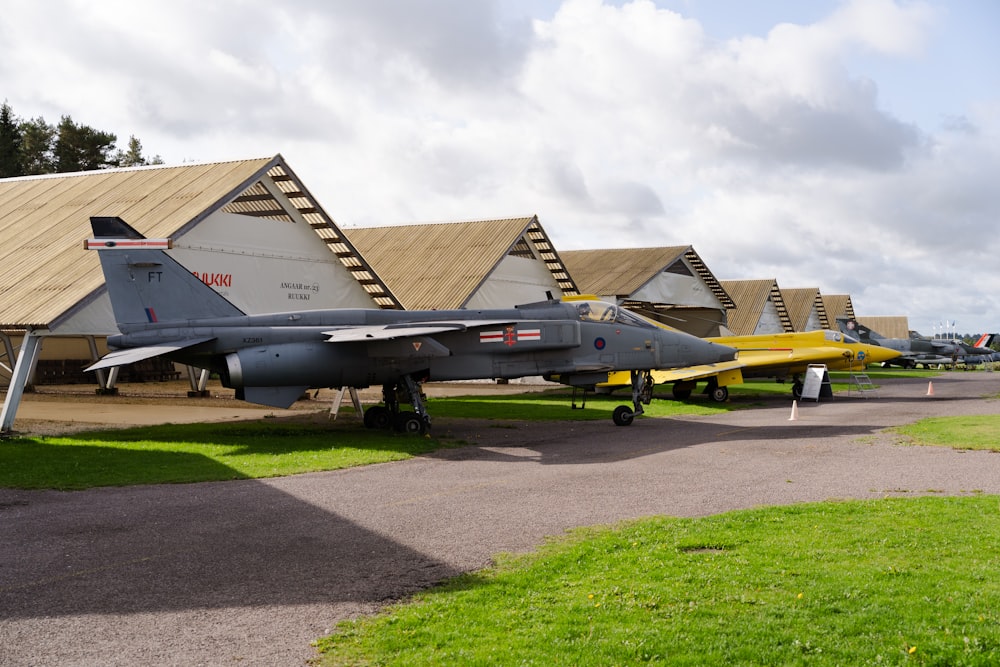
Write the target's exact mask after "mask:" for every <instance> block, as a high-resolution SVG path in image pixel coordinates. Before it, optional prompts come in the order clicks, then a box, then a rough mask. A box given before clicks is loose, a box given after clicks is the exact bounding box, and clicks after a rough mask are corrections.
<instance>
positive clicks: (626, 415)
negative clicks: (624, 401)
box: [611, 405, 635, 426]
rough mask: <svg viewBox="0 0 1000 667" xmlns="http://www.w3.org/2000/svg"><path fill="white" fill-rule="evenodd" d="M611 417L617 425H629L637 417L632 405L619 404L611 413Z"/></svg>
mask: <svg viewBox="0 0 1000 667" xmlns="http://www.w3.org/2000/svg"><path fill="white" fill-rule="evenodd" d="M611 419H612V420H613V421H614V422H615V425H616V426H629V425H630V424H631V423H632V420H633V419H635V413H634V412H632V406H631V405H619V406H618V407H617V408H615V411H614V412H612V413H611Z"/></svg>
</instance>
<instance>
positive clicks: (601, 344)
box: [594, 338, 608, 350]
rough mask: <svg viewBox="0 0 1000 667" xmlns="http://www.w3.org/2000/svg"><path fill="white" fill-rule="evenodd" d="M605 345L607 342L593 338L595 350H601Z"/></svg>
mask: <svg viewBox="0 0 1000 667" xmlns="http://www.w3.org/2000/svg"><path fill="white" fill-rule="evenodd" d="M607 344H608V343H607V341H605V340H604V339H603V338H595V339H594V348H595V349H598V350H603V349H604V346H605V345H607Z"/></svg>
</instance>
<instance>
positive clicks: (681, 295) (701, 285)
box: [629, 262, 726, 313]
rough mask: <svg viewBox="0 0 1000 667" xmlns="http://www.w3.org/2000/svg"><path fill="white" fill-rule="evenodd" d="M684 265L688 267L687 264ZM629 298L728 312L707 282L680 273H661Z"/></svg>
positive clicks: (697, 277)
mask: <svg viewBox="0 0 1000 667" xmlns="http://www.w3.org/2000/svg"><path fill="white" fill-rule="evenodd" d="M684 264H685V266H688V265H687V262H685V263H684ZM688 270H689V271H690V270H691V267H690V266H688ZM692 273H693V272H692ZM629 298H630V299H634V300H636V301H648V302H650V303H670V304H681V305H684V306H700V307H703V308H712V309H716V310H719V311H721V312H723V313H724V312H725V311H726V308H725V306H723V305H722V302H721V301H719V299H718V298H717V297H716V296H715V294H713V293H712V290H711V289H709V287H708V285H706V284H705V281H704V280H703V279H702V278H701V277H699V276H696V275H689V276H684V275H680V274H678V273H668V272H665V271H661V272H660V273H659V274H658V275H657V276H656V278H655V279H653V280H651V281H649V282H648V283H646V284H645V285H643V286H642V287H641V288H639V289H638V290H637V291H636V292H634V293H633V294H631V295H629Z"/></svg>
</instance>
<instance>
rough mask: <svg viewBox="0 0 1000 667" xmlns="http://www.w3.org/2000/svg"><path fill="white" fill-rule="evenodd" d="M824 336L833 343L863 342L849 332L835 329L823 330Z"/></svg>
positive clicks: (855, 343)
mask: <svg viewBox="0 0 1000 667" xmlns="http://www.w3.org/2000/svg"><path fill="white" fill-rule="evenodd" d="M823 338H825V339H826V340H828V341H830V342H832V343H847V344H849V345H858V344H860V343H861V341H859V340H858V339H857V338H855V337H853V336H848V335H847V334H844V333H841V332H839V331H833V330H831V329H824V330H823Z"/></svg>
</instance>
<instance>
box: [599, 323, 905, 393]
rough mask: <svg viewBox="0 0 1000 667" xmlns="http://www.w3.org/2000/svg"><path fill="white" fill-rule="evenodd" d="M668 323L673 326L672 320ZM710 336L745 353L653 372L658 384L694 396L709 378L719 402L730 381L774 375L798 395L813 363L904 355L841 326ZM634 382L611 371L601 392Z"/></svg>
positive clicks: (860, 363)
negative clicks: (865, 340)
mask: <svg viewBox="0 0 1000 667" xmlns="http://www.w3.org/2000/svg"><path fill="white" fill-rule="evenodd" d="M661 326H664V328H670V327H667V326H666V325H661ZM705 340H708V341H711V342H713V343H719V344H720V345H726V346H729V347H734V348H736V349H737V350H739V356H738V357H737V358H736V360H734V361H729V362H722V363H717V364H707V365H702V366H691V367H689V368H677V369H672V370H663V371H657V370H654V371H653V372H652V376H653V382H655V383H656V384H664V383H673V395H674V398H676V399H680V400H683V399H685V398H688V397H690V396H691V393H692V391H693V390H694V389H695V387H696V386H697V384H698V382H699V381H702V380H707V381H708V386H707V388H706V389H705V393H706V394H708V395H709V397H710V398H711V399H712V400H713V401H717V402H720V403H721V402H723V401H725V400H726V399H727V398H729V389H728V386H729V385H733V384H740V383H742V382H743V380H744V379H745V378H760V377H773V378H775V379H776V381H778V382H784V381H785V380H787V379H788V378H789V377H791V378H792V396H794V397H795V398H799V397H800V396H801V395H802V380H801V377H802V375H803V374H804V373H805V372H806V368H807V367H808V366H809V365H810V364H825V365H826V367H827V368H828V369H830V370H856V371H862V370H863V369H864V367H865V366H867V365H868V364H878V363H882V362H883V361H888V360H890V359H894V358H895V357H897V356H899V352H897V351H895V350H890V349H888V348H885V347H878V346H877V345H866V344H865V343H861V342H859V341H857V340H855V339H854V338H851V337H850V336H846V335H844V334H843V333H841V332H839V331H830V330H826V329H823V330H818V331H806V332H802V333H780V334H764V335H758V336H720V337H714V338H706V339H705ZM630 384H631V381H630V376H629V374H628V373H621V372H619V373H609V374H608V381H607V383H604V384H599V385H597V389H598V391H601V390H605V391H610V390H612V389H615V388H618V387H620V386H629V385H630Z"/></svg>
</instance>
